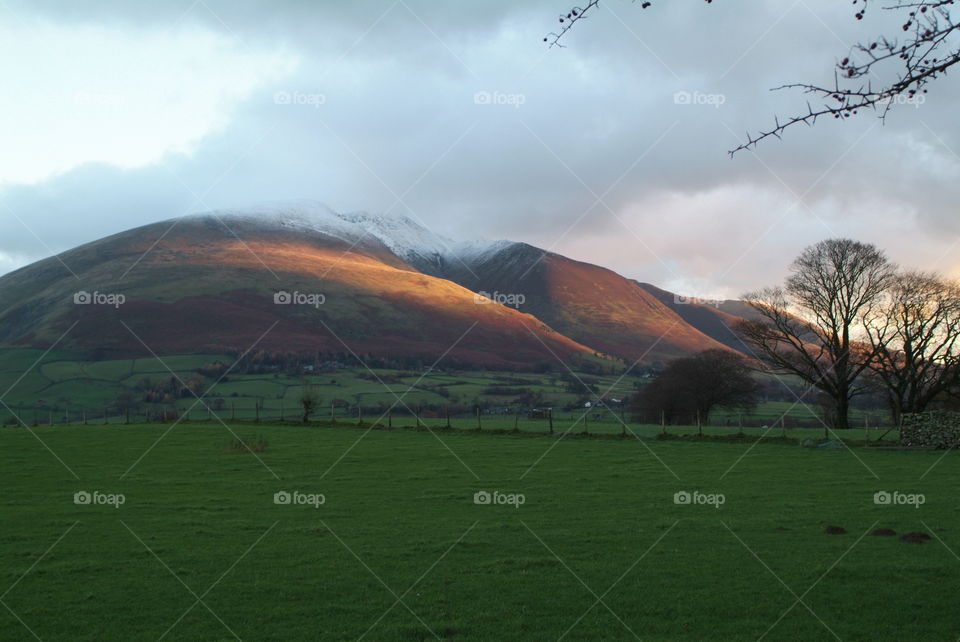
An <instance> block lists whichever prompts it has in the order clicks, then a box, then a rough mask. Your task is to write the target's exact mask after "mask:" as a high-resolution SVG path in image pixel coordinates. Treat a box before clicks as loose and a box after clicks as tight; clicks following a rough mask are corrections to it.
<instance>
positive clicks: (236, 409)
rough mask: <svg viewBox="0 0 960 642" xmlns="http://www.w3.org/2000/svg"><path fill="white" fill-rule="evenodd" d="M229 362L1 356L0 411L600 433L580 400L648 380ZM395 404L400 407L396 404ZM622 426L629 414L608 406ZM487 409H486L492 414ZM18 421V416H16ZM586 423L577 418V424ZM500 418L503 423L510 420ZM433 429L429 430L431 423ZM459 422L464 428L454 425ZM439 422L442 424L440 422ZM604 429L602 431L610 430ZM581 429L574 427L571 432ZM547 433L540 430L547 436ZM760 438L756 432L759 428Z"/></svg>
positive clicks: (798, 410) (759, 420) (783, 412)
mask: <svg viewBox="0 0 960 642" xmlns="http://www.w3.org/2000/svg"><path fill="white" fill-rule="evenodd" d="M217 362H220V363H223V364H230V363H232V359H231V358H230V357H228V356H226V355H217V354H196V355H175V356H165V357H162V361H161V360H159V359H156V358H147V359H125V360H113V361H99V362H89V361H84V360H81V359H79V358H77V357H75V356H73V355H70V354H68V353H58V352H55V351H54V352H50V353H49V354H45V353H44V352H42V351H40V350H33V349H23V348H2V349H0V393H2V394H0V398H2V399H3V401H4V403H5V404H6V405H7V406H9V410H8V409H7V408H2V407H0V421H2V422H3V423H18V419H17V417H19V419H20V420H22V421H24V422H27V423H30V424H33V423H40V424H44V423H53V424H64V423H83V422H84V421H87V422H90V423H96V422H103V420H104V417H106V418H107V419H108V420H109V421H113V422H117V421H125V420H126V419H127V416H126V414H127V413H126V411H125V410H122V409H121V408H119V407H118V406H117V400H118V398H121V397H122V396H123V395H125V394H126V395H129V396H130V402H129V404H128V405H132V406H133V408H131V410H130V415H131V417H132V420H133V421H136V420H137V419H138V418H139V419H140V420H146V418H147V413H150V414H151V416H152V415H156V414H157V413H159V412H161V411H167V410H172V409H176V411H177V412H178V413H188V412H189V413H190V418H192V419H205V418H207V417H208V416H210V414H211V412H209V411H208V409H207V407H206V405H209V406H210V407H211V408H212V409H213V410H212V412H214V413H216V414H217V415H218V416H220V417H221V418H223V419H224V420H227V419H254V418H256V417H257V416H258V415H259V418H261V419H264V420H267V419H274V420H277V419H287V420H290V419H293V418H296V417H298V416H299V413H300V398H301V396H302V395H303V392H304V389H305V388H306V387H309V388H310V389H311V390H313V391H315V392H316V394H317V396H318V398H319V401H320V403H319V407H318V409H317V411H316V413H315V418H316V419H329V418H330V417H336V418H339V419H350V420H355V419H356V418H357V417H358V411H359V412H360V413H362V415H363V417H364V419H365V420H366V421H368V422H372V421H375V420H376V419H377V418H378V417H380V416H381V415H382V414H383V413H384V412H386V411H387V409H389V408H390V407H391V406H394V405H395V408H394V410H393V413H394V414H397V415H401V416H403V415H406V416H409V414H410V413H411V412H415V411H416V409H417V408H418V407H424V408H434V410H433V411H428V412H426V413H425V414H424V421H425V422H428V423H430V418H431V417H434V418H436V417H439V416H441V415H443V414H444V413H445V409H447V408H449V407H453V408H454V411H453V415H454V416H455V417H459V418H460V419H461V420H463V419H465V420H466V421H468V422H473V423H471V426H472V425H473V424H474V423H475V422H474V421H473V413H474V408H476V406H478V405H480V406H483V407H484V410H483V414H484V415H487V414H491V413H492V416H490V417H486V416H485V417H484V418H483V421H484V423H489V425H491V426H495V427H497V428H512V427H513V425H514V422H515V421H516V422H519V424H521V428H523V429H529V430H539V428H538V426H539V425H541V423H542V422H531V421H529V420H527V415H526V413H521V417H520V418H519V419H515V418H514V417H513V416H512V415H513V414H515V413H516V412H517V411H518V410H517V409H522V408H530V407H537V406H544V407H554V408H556V410H555V412H554V415H555V418H556V419H557V420H558V421H563V422H567V423H569V422H583V421H585V422H586V423H587V427H588V429H590V426H591V425H593V426H596V428H597V430H599V431H601V432H606V431H610V430H613V431H620V430H621V429H622V425H621V423H620V421H619V420H617V419H616V418H614V417H613V416H611V415H610V412H609V411H607V410H603V409H599V408H593V409H591V410H588V409H586V408H583V407H582V406H583V404H584V403H585V402H586V401H590V400H593V401H594V402H595V399H596V397H597V396H600V395H605V398H606V399H608V400H611V399H617V400H624V399H629V398H630V396H631V395H633V394H635V393H636V391H637V390H638V389H639V386H642V385H643V384H644V383H645V381H646V379H644V378H642V377H638V376H634V375H628V376H620V375H614V374H607V375H595V374H585V373H574V374H571V373H568V372H554V373H546V374H543V373H541V374H536V373H516V372H489V371H470V370H466V371H443V370H439V371H435V372H412V371H409V370H406V371H405V370H397V369H389V368H373V369H369V370H368V369H367V368H365V367H360V366H357V367H351V368H342V369H338V370H336V371H334V372H328V373H322V374H306V375H291V374H286V373H281V372H276V373H269V374H263V373H260V374H244V373H237V372H229V373H227V376H225V377H224V378H223V379H222V380H219V378H218V377H217V376H213V375H209V374H208V375H201V374H199V373H198V370H200V369H202V368H204V367H205V366H209V365H210V364H213V363H217ZM191 379H194V380H196V381H198V384H199V388H198V391H199V393H201V394H204V393H205V395H204V396H205V400H204V402H205V404H206V405H204V404H202V403H198V402H197V399H196V397H194V396H193V395H190V394H187V395H184V396H179V397H174V398H171V399H169V400H167V401H159V400H158V401H155V402H150V403H148V402H144V401H143V400H142V397H143V396H144V394H143V391H144V389H145V388H148V387H149V386H159V385H164V384H166V383H168V382H170V381H171V380H173V381H174V382H175V383H176V384H179V383H180V382H181V381H183V382H186V381H189V380H191ZM398 397H399V398H401V400H402V403H401V402H398ZM611 405H612V406H613V407H614V408H615V411H616V413H617V414H618V415H620V416H621V417H622V418H623V420H624V421H626V422H629V421H630V417H629V413H628V412H626V411H625V409H623V408H620V407H618V406H617V404H616V403H611ZM491 409H492V410H491ZM14 413H16V416H15V415H14ZM585 413H586V416H585V417H584V418H582V419H581V417H583V416H584V414H585ZM507 415H510V416H509V417H507ZM781 417H785V418H786V423H787V428H793V427H795V426H797V425H806V426H808V427H809V426H811V425H813V426H817V425H819V420H818V419H817V416H816V413H815V410H813V409H812V407H811V406H810V404H809V403H807V404H804V403H795V402H787V401H765V402H761V403H760V404H758V405H757V407H756V408H755V409H754V410H753V411H752V412H751V413H749V414H748V415H747V416H740V415H739V413H734V412H725V411H723V410H718V411H716V412H715V413H714V416H713V417H711V420H712V423H713V424H714V425H716V426H719V427H724V428H726V429H727V431H729V429H730V428H731V427H733V428H734V429H735V428H736V427H737V426H738V424H739V423H741V422H742V423H744V424H745V425H748V426H749V425H754V426H755V427H758V428H760V427H762V426H763V425H769V426H773V425H774V424H776V423H777V422H778V421H780V419H781ZM851 421H852V423H853V425H854V426H858V427H859V426H864V427H866V426H870V427H876V426H881V425H884V423H885V422H887V421H888V418H887V413H886V412H884V411H883V410H879V409H878V410H854V411H853V412H852V413H851ZM433 423H434V424H436V422H433ZM460 423H463V421H461V422H460ZM442 424H445V420H441V421H440V423H439V424H437V425H442ZM608 424H609V425H608ZM581 428H582V426H580V425H578V427H577V430H580V429H581ZM544 429H545V428H544ZM761 430H762V428H761Z"/></svg>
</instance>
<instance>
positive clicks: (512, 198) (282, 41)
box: [0, 0, 960, 296]
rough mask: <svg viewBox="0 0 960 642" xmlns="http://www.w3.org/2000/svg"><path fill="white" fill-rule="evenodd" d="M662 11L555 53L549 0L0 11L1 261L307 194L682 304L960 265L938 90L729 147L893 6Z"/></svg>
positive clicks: (254, 2) (804, 0)
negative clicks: (855, 245)
mask: <svg viewBox="0 0 960 642" xmlns="http://www.w3.org/2000/svg"><path fill="white" fill-rule="evenodd" d="M653 5H654V6H653V7H651V8H649V9H646V10H642V9H640V6H639V3H633V2H630V1H629V0H605V2H603V3H602V5H601V8H600V9H599V10H598V11H596V12H594V13H593V14H592V17H590V18H589V19H588V20H584V21H582V22H580V23H579V24H578V25H577V26H576V28H575V29H574V30H572V31H571V32H570V33H569V34H568V36H567V37H566V38H565V39H564V44H565V45H566V46H565V47H564V48H553V49H550V48H548V47H547V46H546V44H545V43H544V42H543V41H542V39H543V36H544V35H545V34H546V33H547V32H550V31H551V30H554V29H556V28H557V26H558V25H557V16H558V14H559V13H560V12H566V11H567V10H568V9H569V6H568V3H567V2H566V1H565V0H560V1H557V0H484V1H483V2H480V1H475V2H452V1H448V2H440V1H438V0H396V1H392V0H369V1H367V0H355V1H351V2H326V1H322V2H316V1H309V2H308V1H306V0H303V1H301V0H285V1H277V0H272V1H270V2H267V1H266V0H263V1H259V0H245V1H241V2H237V1H231V0H222V1H219V0H196V1H194V0H170V1H166V2H162V3H147V2H129V1H107V0H88V1H87V2H84V3H74V2H70V1H68V0H59V1H44V0H0V82H2V87H3V89H2V91H0V149H2V153H0V273H4V272H7V271H9V270H11V269H14V268H16V267H19V266H22V265H25V264H28V263H30V262H32V261H35V260H37V259H40V258H43V257H45V256H49V255H51V254H54V253H57V252H60V251H63V250H66V249H69V248H71V247H74V246H76V245H79V244H81V243H84V242H87V241H91V240H95V239H97V238H100V237H102V236H105V235H108V234H111V233H114V232H119V231H122V230H124V229H127V228H130V227H134V226H137V225H141V224H145V223H149V222H153V221H157V220H162V219H169V218H173V217H177V216H181V215H183V214H186V213H192V212H201V211H206V210H211V209H218V208H226V207H242V206H244V205H249V204H254V203H258V202H263V201H276V200H284V199H304V198H306V199H312V200H319V201H322V202H324V203H326V204H328V205H329V206H330V207H332V208H334V209H336V210H340V211H357V210H365V211H369V212H389V213H393V214H404V215H407V216H410V217H411V218H414V219H415V220H418V221H420V222H422V223H423V224H425V225H427V226H428V227H430V228H431V229H432V230H434V231H436V232H438V233H441V234H445V235H448V236H451V237H455V238H473V237H486V238H509V239H513V240H523V241H527V242H529V243H532V244H534V245H537V246H540V247H543V248H547V249H551V250H554V251H557V252H560V253H562V254H566V255H568V256H571V257H573V258H576V259H581V260H586V261H590V262H594V263H599V264H602V265H605V266H608V267H611V268H613V269H615V270H617V271H618V272H620V273H622V274H624V275H626V276H629V277H631V278H636V279H639V280H643V281H649V282H653V283H655V284H657V285H660V286H662V287H666V288H669V289H673V290H678V291H682V292H685V293H687V294H689V295H693V296H736V295H738V294H740V293H742V292H743V291H745V290H747V289H751V288H755V287H758V286H763V285H767V284H770V283H772V282H775V281H777V280H779V279H780V278H781V277H782V276H783V274H784V273H785V268H786V265H787V263H788V262H789V260H790V259H791V258H792V257H793V256H795V255H796V254H797V253H798V252H799V251H800V250H801V249H802V248H803V247H804V246H805V245H808V244H810V243H814V242H816V241H818V240H821V239H823V238H827V237H830V236H852V237H854V238H858V239H861V240H866V241H870V242H874V243H876V244H878V245H880V246H882V247H883V248H885V249H886V250H887V251H888V253H889V254H890V255H891V256H892V258H894V259H895V260H896V261H898V262H900V263H901V264H904V265H909V266H914V267H922V268H929V269H938V270H941V271H944V272H947V273H950V274H953V275H958V276H960V274H958V268H960V251H958V248H957V247H956V246H955V245H954V244H955V242H956V241H957V238H958V234H960V223H958V217H957V216H955V211H956V207H957V206H956V204H957V202H958V193H960V181H958V178H960V157H958V156H957V154H956V153H955V150H956V151H960V129H958V128H957V127H956V117H955V114H956V111H955V105H956V102H957V100H958V99H960V84H958V83H956V82H953V81H952V80H951V79H949V78H948V79H946V80H945V81H942V82H940V83H938V84H936V85H934V86H933V88H932V90H931V93H930V94H929V95H928V96H926V97H925V98H926V100H925V102H923V104H916V105H903V106H900V107H898V108H897V109H896V110H895V111H894V112H893V113H891V115H890V116H889V117H888V119H887V121H886V123H885V124H883V123H881V122H880V121H879V120H878V119H877V118H875V117H874V116H873V115H872V114H866V115H861V116H860V117H859V118H857V119H852V120H849V121H846V122H843V123H838V122H834V121H830V122H827V121H822V122H821V123H819V124H818V125H817V126H816V127H815V128H813V129H807V128H805V127H802V126H800V127H797V128H795V129H793V130H791V131H789V132H788V134H787V135H786V136H785V138H784V140H783V141H776V140H773V141H771V142H768V143H765V144H761V146H760V147H759V149H758V150H757V151H756V153H752V152H748V153H740V154H737V155H736V156H735V157H733V158H732V159H731V158H730V157H728V156H727V153H726V152H727V150H728V149H731V148H732V147H734V146H736V144H737V143H739V142H740V140H741V138H742V137H743V136H744V135H745V132H746V131H748V130H749V131H751V132H755V131H757V130H758V129H759V128H761V127H767V126H768V125H769V124H770V123H772V121H773V117H774V115H779V116H781V117H783V116H789V115H791V114H792V113H795V112H797V111H802V110H804V109H805V97H804V96H803V95H802V94H799V93H797V92H789V91H781V92H771V91H769V90H770V88H772V87H776V86H778V85H781V84H784V83H787V82H794V81H808V82H821V83H829V82H831V81H832V78H833V67H834V64H835V63H836V61H837V59H838V58H841V57H843V56H844V55H846V53H847V52H848V49H849V46H850V44H852V43H853V42H855V41H857V40H868V39H870V38H872V37H874V36H876V35H878V34H880V33H882V32H884V31H887V27H888V26H890V24H891V23H890V22H889V20H888V19H886V18H885V17H884V16H882V15H881V12H879V11H876V12H874V13H873V14H872V15H868V18H867V20H865V21H863V22H857V21H856V20H854V19H853V16H852V13H853V9H852V8H851V5H850V3H849V2H836V1H835V0H797V1H795V2H793V1H791V0H766V1H763V2H761V1H758V2H750V3H745V2H740V1H735V0H716V1H715V2H713V3H712V4H710V5H707V4H706V3H704V2H703V1H702V0H671V1H670V2H664V1H655V2H654V3H653ZM748 7H749V8H748ZM885 20H887V21H886V22H885ZM895 22H896V21H894V30H895V29H896V26H895ZM678 92H681V93H680V94H678ZM678 95H679V96H680V99H679V100H678V99H677V96H678ZM684 97H686V98H689V100H685V99H684Z"/></svg>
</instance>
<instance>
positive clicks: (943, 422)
mask: <svg viewBox="0 0 960 642" xmlns="http://www.w3.org/2000/svg"><path fill="white" fill-rule="evenodd" d="M900 443H901V445H903V446H908V447H911V448H936V449H944V450H945V449H948V448H960V413H956V412H946V411H943V410H934V411H932V412H924V413H917V414H909V415H904V416H903V429H902V430H901V438H900Z"/></svg>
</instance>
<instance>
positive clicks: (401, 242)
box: [197, 201, 511, 270]
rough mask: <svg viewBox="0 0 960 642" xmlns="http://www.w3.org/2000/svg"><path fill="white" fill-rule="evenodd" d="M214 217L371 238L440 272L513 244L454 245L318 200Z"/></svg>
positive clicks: (403, 221)
mask: <svg viewBox="0 0 960 642" xmlns="http://www.w3.org/2000/svg"><path fill="white" fill-rule="evenodd" d="M207 215H215V216H217V217H220V218H231V219H238V220H244V221H250V222H256V223H264V222H267V223H271V224H274V225H277V226H279V227H283V228H287V229H293V230H304V231H309V232H315V233H320V234H324V235H328V236H331V237H333V238H337V239H339V240H341V241H345V242H347V243H351V244H353V243H356V244H360V243H362V242H363V240H364V239H366V238H369V237H372V238H374V239H376V240H378V241H380V242H381V243H383V245H385V246H386V247H387V249H389V250H390V251H391V252H393V253H394V254H395V255H396V256H397V257H399V258H401V259H403V260H404V261H406V262H407V263H410V264H411V265H413V266H415V267H418V268H425V269H432V270H437V269H441V268H443V267H444V265H446V264H449V263H456V264H459V263H461V262H463V263H470V262H472V261H476V260H481V259H482V258H484V257H486V256H490V255H492V254H494V253H496V252H498V251H500V250H502V249H504V248H506V247H509V246H510V245H511V242H510V241H486V240H468V241H454V240H452V239H449V238H447V237H445V236H442V235H439V234H435V233H434V232H432V231H430V230H429V229H427V228H426V227H424V226H423V225H421V224H419V223H417V222H416V221H414V220H412V219H410V218H409V217H407V216H403V215H389V214H388V215H382V214H369V213H367V212H351V213H347V214H341V213H339V212H336V211H334V210H333V209H331V208H329V207H327V206H326V205H324V204H323V203H320V202H317V201H283V202H273V203H262V204H259V205H255V206H253V207H249V208H244V209H226V210H217V211H215V212H210V213H207V214H198V215H197V216H207Z"/></svg>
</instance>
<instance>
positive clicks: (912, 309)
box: [635, 239, 960, 429]
mask: <svg viewBox="0 0 960 642" xmlns="http://www.w3.org/2000/svg"><path fill="white" fill-rule="evenodd" d="M744 300H745V302H746V303H747V304H748V305H749V306H750V309H751V310H752V312H753V314H752V315H751V317H752V318H748V319H744V320H742V321H740V322H738V323H737V324H736V325H735V326H734V327H733V328H730V329H731V331H732V332H733V333H735V335H736V336H737V337H738V338H739V339H740V341H741V345H742V348H743V350H742V352H743V353H745V354H746V355H748V356H747V357H741V356H738V355H736V354H733V353H728V352H725V351H723V350H711V351H707V352H704V353H701V354H699V355H695V356H693V357H688V358H685V359H680V360H677V361H675V362H673V363H671V364H669V365H668V366H667V368H666V369H665V370H664V371H663V372H662V373H661V374H660V376H658V378H657V379H656V380H654V381H653V382H652V383H651V384H649V385H647V386H645V387H644V389H643V390H641V392H640V393H639V394H638V396H637V398H636V399H635V405H636V406H638V407H639V408H642V409H647V410H649V409H651V408H654V407H656V408H658V409H659V411H660V412H661V413H663V414H664V415H668V417H667V418H668V419H669V416H673V415H676V414H677V413H678V412H681V411H682V412H685V413H687V414H689V413H691V412H696V413H697V415H698V416H699V417H700V418H701V419H702V420H703V421H706V420H707V417H708V416H709V413H710V411H711V409H712V408H714V407H727V408H746V407H749V406H750V405H752V404H753V403H755V399H756V395H757V392H758V389H759V388H758V384H757V383H756V381H755V379H754V378H753V377H752V376H751V371H754V370H760V371H764V372H768V373H771V374H775V375H790V376H793V377H796V378H798V379H799V380H800V381H802V382H804V384H806V386H807V390H808V391H809V392H813V391H816V392H819V397H820V398H821V399H823V400H825V402H826V404H825V405H826V408H827V413H826V420H827V423H828V425H829V426H831V427H832V428H835V429H845V428H848V427H849V426H850V422H849V415H850V405H851V402H852V401H853V400H854V399H855V398H857V397H859V396H863V395H868V394H874V395H879V396H881V397H882V398H883V399H884V400H885V402H886V404H887V405H888V407H889V409H890V413H891V416H892V417H893V420H894V422H896V423H898V422H899V421H900V418H901V417H902V416H903V415H904V414H906V413H918V412H923V411H925V410H927V409H928V408H929V407H930V406H931V405H932V404H935V403H940V402H944V403H950V401H951V400H956V399H958V398H960V355H958V345H957V344H958V340H960V285H958V284H957V283H956V282H954V281H952V280H950V279H947V278H945V277H943V276H941V275H939V274H935V273H931V272H920V271H916V270H902V269H900V268H899V267H898V266H896V265H895V264H894V263H892V262H891V261H890V260H889V259H888V258H887V256H886V255H885V253H884V252H883V251H881V250H879V249H878V248H877V247H875V246H873V245H871V244H867V243H861V242H858V241H854V240H850V239H829V240H825V241H821V242H820V243H817V244H815V245H812V246H810V247H808V248H806V249H805V250H804V251H803V252H802V253H801V254H800V256H798V257H797V258H796V259H795V260H794V261H793V263H792V264H791V265H790V271H789V275H788V276H787V278H786V280H785V281H784V283H783V284H782V285H779V286H773V287H767V288H763V289H761V290H757V291H755V292H751V293H748V294H746V295H744ZM805 394H806V393H804V395H800V398H799V399H798V401H803V397H804V396H805Z"/></svg>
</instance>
